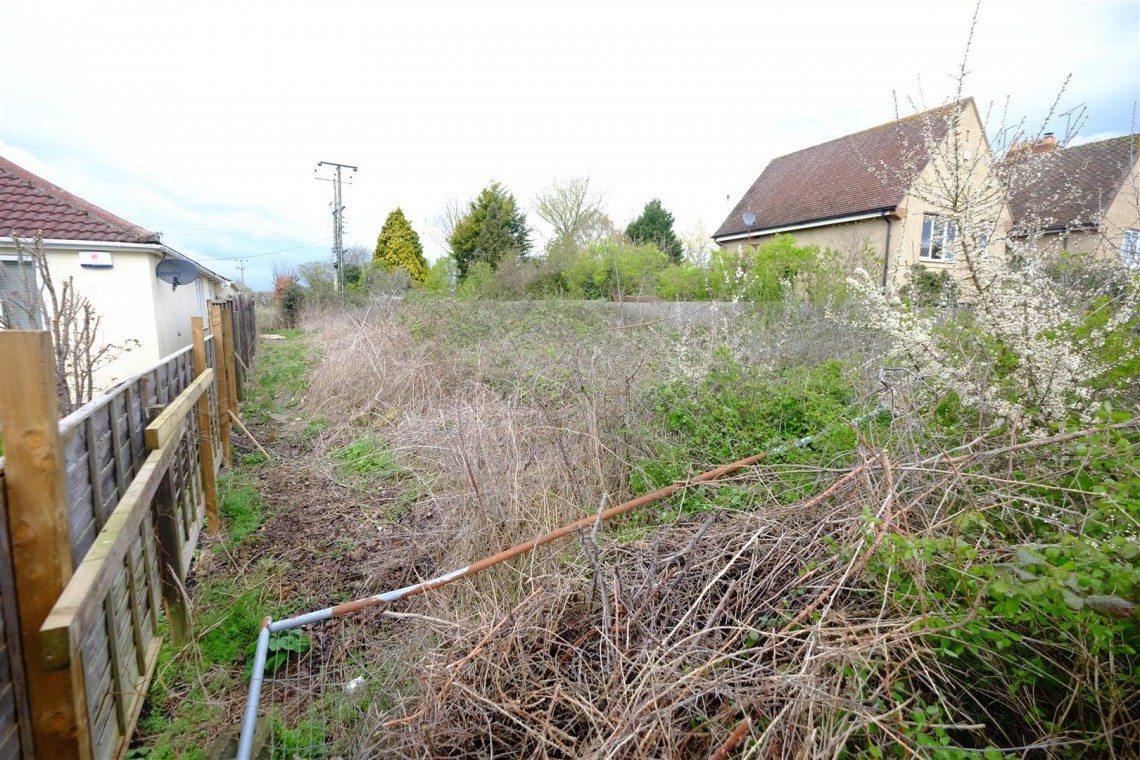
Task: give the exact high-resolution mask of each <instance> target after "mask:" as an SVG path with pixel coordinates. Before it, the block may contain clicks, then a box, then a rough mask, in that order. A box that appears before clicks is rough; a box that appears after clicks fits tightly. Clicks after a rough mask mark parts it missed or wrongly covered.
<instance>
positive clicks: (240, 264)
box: [237, 259, 245, 285]
mask: <svg viewBox="0 0 1140 760" xmlns="http://www.w3.org/2000/svg"><path fill="white" fill-rule="evenodd" d="M237 268H238V269H240V270H241V284H242V285H245V259H238V263H237Z"/></svg>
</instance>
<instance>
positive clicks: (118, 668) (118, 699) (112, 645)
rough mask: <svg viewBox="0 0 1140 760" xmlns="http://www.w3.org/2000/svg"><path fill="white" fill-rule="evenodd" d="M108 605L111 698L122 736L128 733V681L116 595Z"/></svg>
mask: <svg viewBox="0 0 1140 760" xmlns="http://www.w3.org/2000/svg"><path fill="white" fill-rule="evenodd" d="M109 601H110V603H109V604H107V605H106V610H107V651H108V653H109V654H110V659H111V683H112V684H113V691H112V692H111V698H112V699H114V700H115V719H116V720H117V721H118V729H119V733H120V734H125V733H126V732H127V710H126V705H124V704H123V696H122V695H123V692H124V691H126V686H127V679H126V678H125V677H124V673H123V669H124V668H123V658H122V642H121V641H120V640H119V626H118V625H117V624H116V620H115V606H116V605H115V603H114V595H112V596H111V598H110V600H109Z"/></svg>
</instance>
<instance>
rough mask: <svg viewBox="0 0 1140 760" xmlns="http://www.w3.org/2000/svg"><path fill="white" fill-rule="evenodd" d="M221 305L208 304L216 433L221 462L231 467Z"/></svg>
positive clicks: (228, 407)
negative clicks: (217, 434)
mask: <svg viewBox="0 0 1140 760" xmlns="http://www.w3.org/2000/svg"><path fill="white" fill-rule="evenodd" d="M222 321H223V320H222V305H221V304H220V303H212V304H210V332H211V334H213V336H214V372H215V373H216V382H217V384H218V433H219V435H220V436H221V438H222V464H223V465H224V466H225V467H233V453H232V447H231V445H230V424H231V423H230V415H229V411H230V408H231V403H230V398H229V395H230V384H229V380H228V379H227V377H226V375H227V372H226V366H227V362H226V353H227V352H228V351H229V350H230V347H229V344H228V343H227V342H226V338H225V335H224V334H223V331H222Z"/></svg>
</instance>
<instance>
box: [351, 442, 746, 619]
mask: <svg viewBox="0 0 1140 760" xmlns="http://www.w3.org/2000/svg"><path fill="white" fill-rule="evenodd" d="M767 458H768V453H767V452H763V453H760V454H754V455H753V456H750V457H747V458H745V459H741V460H738V461H736V462H733V463H732V464H726V465H723V466H721V467H718V468H716V469H715V470H709V471H708V472H704V473H701V474H700V475H697V476H696V477H693V478H689V479H688V480H686V481H683V482H681V483H673V484H672V485H668V486H665V487H664V488H659V489H657V490H656V491H654V492H653V493H647V494H645V495H644V496H639V497H637V498H636V499H630V500H629V501H627V502H624V503H622V504H618V505H617V506H616V507H610V508H609V509H607V510H606V511H604V512H602V513H601V514H600V515H597V514H594V515H590V516H588V517H583V518H582V519H580V520H575V521H574V522H572V523H568V524H567V525H563V526H562V527H561V528H557V529H555V530H552V531H550V532H549V533H544V534H543V535H541V536H539V537H537V538H533V539H531V540H529V541H524V542H522V543H521V544H515V545H514V546H512V547H511V548H510V549H504V550H503V551H501V552H499V553H498V554H492V555H491V556H489V557H484V558H483V559H481V560H479V561H478V562H476V563H474V564H471V565H467V566H466V567H461V568H459V569H458V570H452V571H451V572H450V573H446V574H444V575H440V576H437V577H435V578H431V579H430V580H426V581H423V582H422V583H416V584H413V585H411V586H405V587H404V588H402V589H397V590H396V591H389V592H388V593H385V594H377V595H376V596H370V597H367V598H365V599H358V600H356V601H355V602H346V603H344V604H338V605H337V606H336V607H333V608H332V616H333V617H341V616H342V615H348V614H350V613H352V612H357V611H359V610H363V609H367V608H369V607H376V606H377V605H381V604H386V603H388V602H393V601H396V600H397V599H404V598H405V597H409V596H415V595H416V594H422V593H423V592H425V591H431V590H432V589H437V588H439V587H441V586H446V585H447V584H449V583H454V582H455V581H457V580H459V579H460V578H466V577H467V576H469V575H474V574H475V573H479V572H482V571H484V570H486V569H487V568H490V567H494V566H495V565H498V564H500V563H502V562H506V561H507V560H509V559H513V558H515V557H517V556H519V555H520V554H525V553H527V552H529V551H532V550H533V549H537V548H538V547H540V546H542V545H544V544H549V543H550V542H551V541H557V540H558V539H560V538H565V537H566V536H568V535H570V534H571V533H574V532H575V531H577V530H578V529H580V528H588V527H590V526H591V525H592V524H594V523H595V522H597V521H598V520H609V519H610V518H611V517H617V516H618V515H620V514H624V513H626V512H629V511H631V510H634V509H637V508H638V507H644V506H645V505H647V504H652V503H653V502H655V501H658V500H659V499H664V498H665V497H666V496H672V495H673V494H675V493H677V492H678V491H680V490H681V489H683V488H688V487H689V486H690V485H694V484H696V483H704V482H706V481H709V480H714V479H716V478H719V477H721V476H722V475H728V474H730V473H733V472H736V471H737V470H739V469H741V468H743V467H748V466H749V465H753V464H756V463H757V462H760V461H762V460H764V459H767Z"/></svg>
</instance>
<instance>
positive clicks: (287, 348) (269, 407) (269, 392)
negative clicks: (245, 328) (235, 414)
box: [242, 330, 310, 424]
mask: <svg viewBox="0 0 1140 760" xmlns="http://www.w3.org/2000/svg"><path fill="white" fill-rule="evenodd" d="M273 334H275V335H281V336H283V337H285V338H287V340H267V341H261V343H260V344H259V345H258V355H257V362H256V363H255V364H254V367H253V371H252V372H251V373H250V375H249V377H248V378H247V381H246V386H245V397H244V399H243V402H242V411H243V413H244V414H245V415H246V416H247V417H248V418H249V419H250V420H251V421H253V422H258V423H262V424H265V423H268V422H270V421H271V419H272V416H273V415H280V414H284V413H286V412H287V411H289V410H292V409H294V408H296V407H297V406H298V405H299V404H300V399H301V396H302V395H303V394H304V392H305V389H306V388H307V387H308V384H309V381H308V373H309V360H310V356H309V349H308V347H307V346H306V344H305V342H304V341H303V340H302V339H301V336H302V334H303V333H302V332H301V331H300V330H274V331H273Z"/></svg>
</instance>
